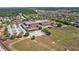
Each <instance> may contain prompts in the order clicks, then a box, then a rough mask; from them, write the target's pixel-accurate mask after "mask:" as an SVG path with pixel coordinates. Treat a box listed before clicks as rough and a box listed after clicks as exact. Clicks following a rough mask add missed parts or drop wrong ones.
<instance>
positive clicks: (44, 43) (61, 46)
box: [12, 26, 79, 51]
mask: <svg viewBox="0 0 79 59" xmlns="http://www.w3.org/2000/svg"><path fill="white" fill-rule="evenodd" d="M48 30H49V31H50V32H51V35H50V36H40V37H36V38H35V40H31V39H26V40H22V41H20V42H18V43H15V44H13V45H12V47H13V48H15V49H16V50H21V51H26V50H27V51H28V50H31V51H34V50H35V51H39V50H40V51H47V50H57V51H58V50H79V28H76V27H73V26H68V27H66V28H58V27H56V28H52V29H48Z"/></svg>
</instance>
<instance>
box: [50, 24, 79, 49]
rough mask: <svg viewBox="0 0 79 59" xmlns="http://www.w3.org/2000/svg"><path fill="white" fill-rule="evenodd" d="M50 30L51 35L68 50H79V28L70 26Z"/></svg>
mask: <svg viewBox="0 0 79 59" xmlns="http://www.w3.org/2000/svg"><path fill="white" fill-rule="evenodd" d="M49 30H50V31H51V33H52V35H51V36H50V37H51V38H52V39H54V41H56V42H57V43H59V44H61V45H62V46H63V47H64V48H65V49H66V50H79V28H76V27H72V26H68V27H66V28H53V29H49Z"/></svg>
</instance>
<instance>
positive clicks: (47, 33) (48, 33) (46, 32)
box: [42, 28, 51, 35]
mask: <svg viewBox="0 0 79 59" xmlns="http://www.w3.org/2000/svg"><path fill="white" fill-rule="evenodd" d="M42 31H43V32H44V33H45V34H46V35H50V34H51V32H50V31H48V29H46V28H45V29H43V30H42Z"/></svg>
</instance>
